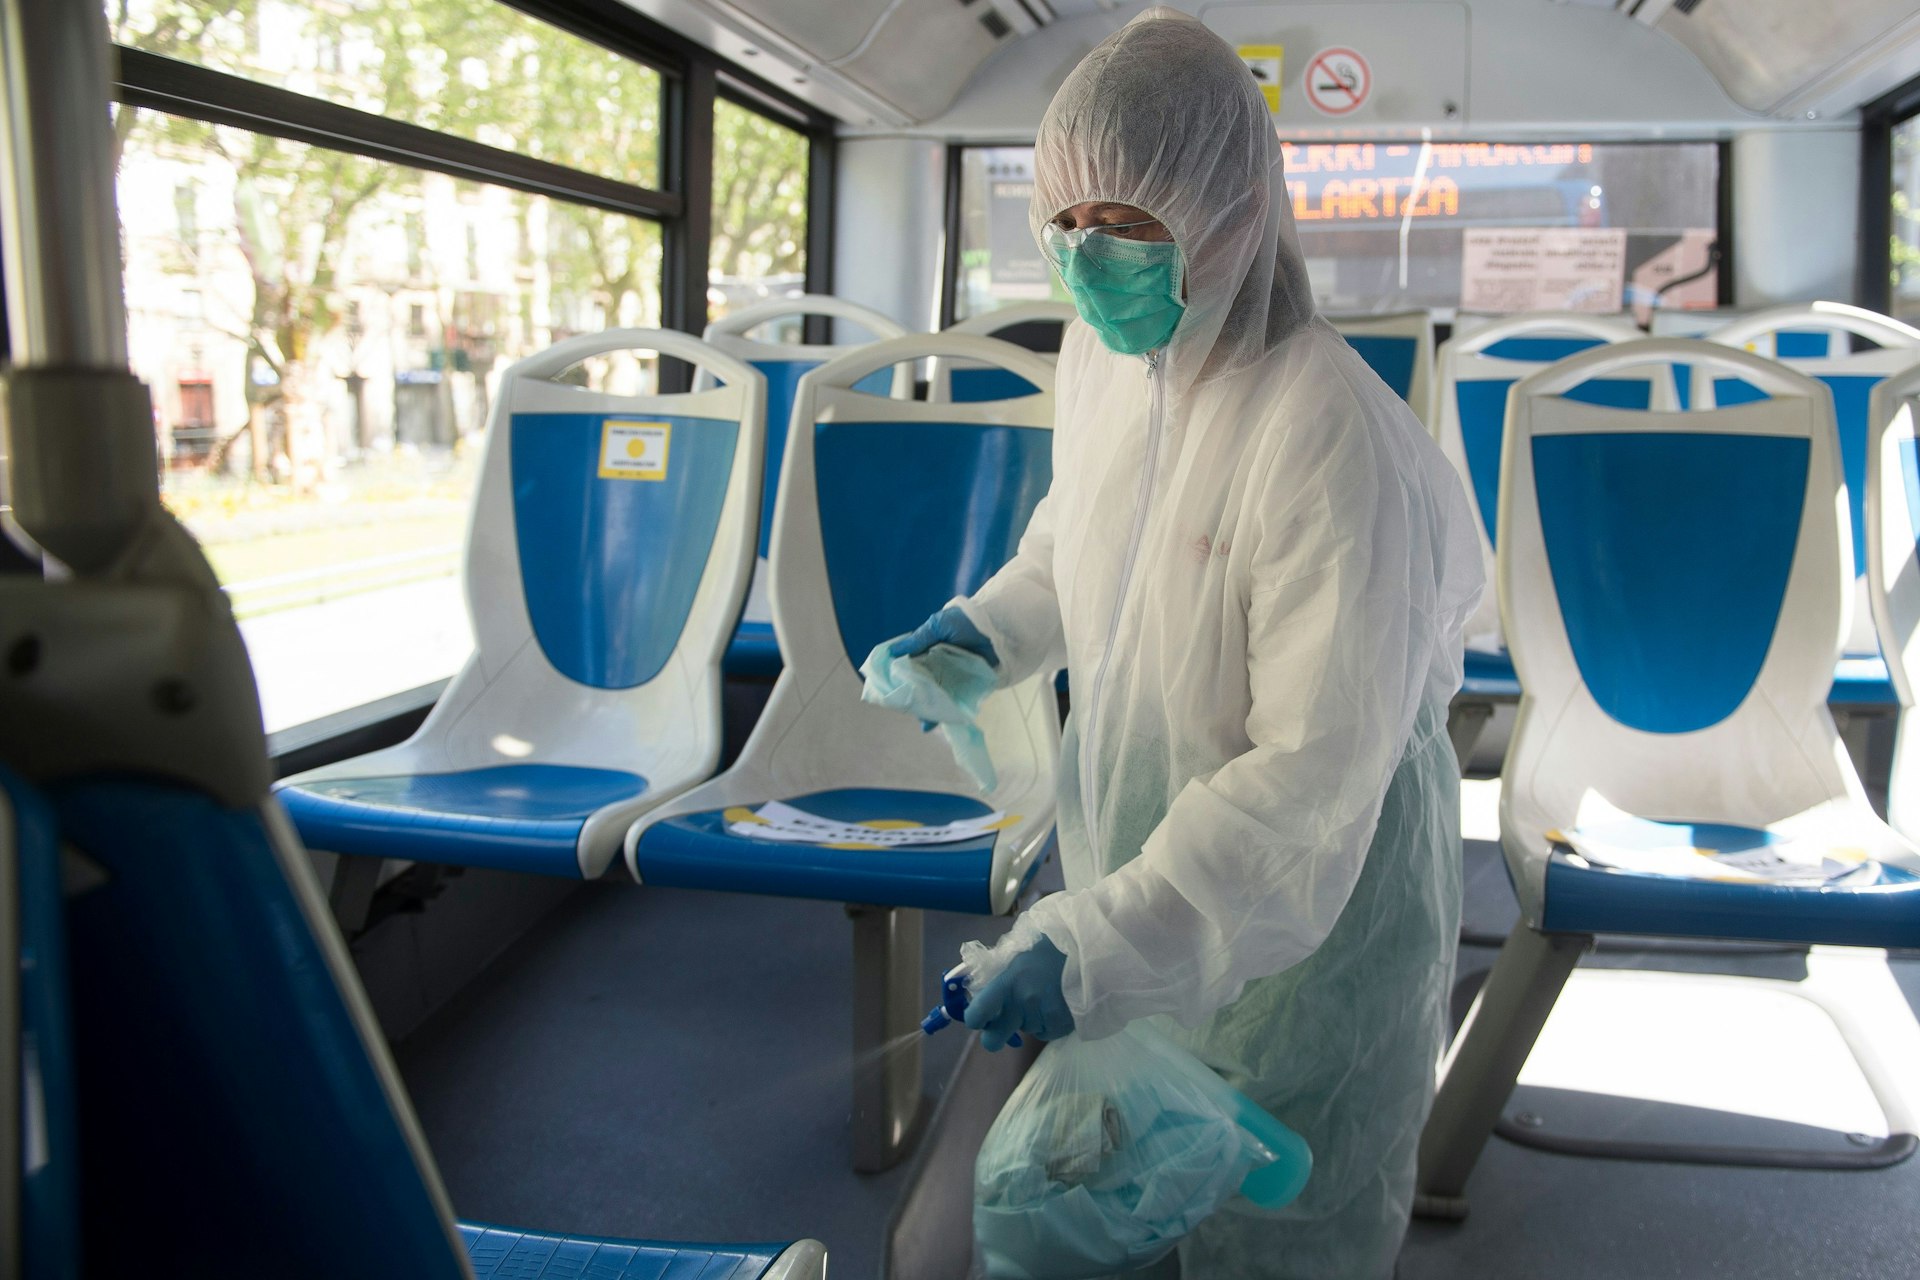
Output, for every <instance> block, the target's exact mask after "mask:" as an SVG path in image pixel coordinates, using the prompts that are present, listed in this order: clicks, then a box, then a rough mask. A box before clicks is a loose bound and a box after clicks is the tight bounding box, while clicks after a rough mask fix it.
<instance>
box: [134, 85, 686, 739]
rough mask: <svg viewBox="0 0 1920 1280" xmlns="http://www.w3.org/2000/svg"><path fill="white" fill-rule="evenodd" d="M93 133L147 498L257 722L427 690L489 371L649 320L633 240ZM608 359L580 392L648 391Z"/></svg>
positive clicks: (167, 137)
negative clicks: (206, 579) (243, 683)
mask: <svg viewBox="0 0 1920 1280" xmlns="http://www.w3.org/2000/svg"><path fill="white" fill-rule="evenodd" d="M119 128H120V131H121V134H122V142H121V150H120V157H119V198H120V217H121V221H122V223H123V226H124V228H125V244H126V294H127V310H128V329H129V339H130V349H131V358H132V363H133V366H134V369H135V371H136V372H137V373H138V374H139V375H140V376H141V377H142V378H143V379H144V380H145V381H146V383H147V385H148V386H149V387H150V388H151V389H152V390H153V393H154V411H155V421H154V430H155V446H156V449H157V450H158V453H159V455H160V457H161V460H162V465H163V475H164V480H163V491H164V497H165V500H166V502H167V504H168V505H169V506H170V507H171V508H172V510H173V511H174V512H175V514H177V515H178V516H179V517H180V518H181V519H182V520H183V521H184V522H185V524H186V525H187V527H188V528H189V529H190V530H191V531H192V532H193V533H194V535H195V536H196V537H198V538H199V539H200V541H201V542H202V543H203V544H204V545H205V547H206V550H207V554H208V557H209V559H210V560H211V561H212V562H213V566H214V569H215V570H216V572H217V573H218V574H219V575H220V579H221V582H222V583H223V584H224V585H225V587H226V589H227V592H228V596H229V599H230V601H231V602H232V604H233V607H234V610H235V613H236V614H237V615H238V616H239V618H240V623H241V629H242V632H243V633H244V634H245V636H246V639H247V643H248V649H249V653H250V654H251V656H252V660H253V666H254V671H255V675H256V678H257V679H258V682H259V686H260V694H261V700H262V704H263V709H264V712H265V716H266V727H267V729H268V730H269V731H270V732H271V731H276V730H280V729H284V728H288V727H291V726H294V725H298V724H303V723H306V722H309V721H312V720H315V719H318V718H320V717H323V716H326V715H329V714H332V713H334V712H337V711H341V710H344V709H347V708H350V707H356V706H360V705H363V704H365V703H368V702H372V701H374V700H376V699H379V698H382V697H385V696H388V695H391V694H395V693H400V692H404V691H406V690H410V689H414V688H418V687H420V686H422V685H426V684H430V683H432V682H434V681H436V680H439V679H442V678H444V677H446V676H449V675H452V674H453V672H454V671H455V670H456V669H457V668H458V667H459V665H460V663H461V662H462V661H463V660H464V659H465V657H466V655H467V653H468V652H469V650H470V648H471V645H472V638H471V636H470V634H469V631H468V624H467V617H466V611H465V608H464V607H463V605H462V602H461V596H460V586H459V582H458V579H457V572H458V567H459V562H460V551H461V544H462V539H463V536H464V528H465V522H466V517H467V510H468V506H469V500H470V498H471V495H472V491H473V486H474V481H475V476H476V473H477V470H478V463H479V452H480V448H479V446H480V443H481V439H482V435H483V432H484V429H485V426H486V420H487V414H488V410H489V407H490V404H491V397H492V394H493V391H494V388H495V386H496V385H497V381H498V378H499V375H500V373H501V372H502V371H503V370H504V369H505V368H506V367H507V366H508V365H510V364H511V363H512V362H514V361H515V360H518V359H520V358H521V357H523V356H526V355H529V354H531V353H533V352H535V351H539V350H541V349H543V348H545V347H547V346H548V345H550V344H551V343H553V342H555V341H557V340H559V339H562V338H565V337H569V336H571V335H574V334H578V333H590V332H596V331H598V330H601V329H604V328H607V327H609V326H613V325H654V324H657V323H658V322H659V315H660V279H661V233H660V228H659V226H658V225H657V224H655V223H652V222H648V221H644V220H641V219H637V218H631V217H627V216H625V215H621V214H616V213H611V212H607V211H605V210H601V209H594V208H588V207H585V206H582V205H578V204H571V203H568V202H566V201H562V200H558V199H554V198H552V197H548V196H542V195H532V194H528V193H525V192H521V191H517V190H511V189H508V188H506V187H499V186H490V185H487V184H483V183H478V182H472V181H463V180H460V179H456V178H453V177H450V176H448V175H445V174H441V173H434V172H429V171H425V170H420V169H412V168H405V167H402V166H398V165H391V164H385V163H381V162H379V161H375V160H372V159H368V158H365V157H362V156H356V155H349V154H346V153H344V152H339V151H331V150H326V149H322V148H320V147H314V146H308V145H306V144H303V143H298V142H292V141H288V140H285V139H282V138H275V137H270V136H267V135H264V134H257V133H248V132H243V131H241V130H238V129H233V128H228V127H225V126H220V125H213V124H208V123H204V122H201V121H197V120H190V119H185V118H181V117H175V116H169V115H162V114H159V113H156V112H151V111H146V110H137V111H130V110H125V109H123V110H122V111H121V113H120V117H119ZM620 359H621V363H620V364H618V365H617V366H616V365H615V364H614V363H609V362H606V361H603V362H600V364H599V365H597V366H595V367H592V368H589V369H588V370H586V372H585V375H584V377H583V380H588V381H593V382H599V383H602V384H604V385H606V386H608V387H609V389H617V390H635V389H641V388H643V387H646V386H649V385H651V381H652V376H653V373H652V369H651V367H650V363H649V364H648V365H644V366H643V365H641V364H640V363H639V362H637V361H635V360H634V359H633V358H632V357H622V358H620Z"/></svg>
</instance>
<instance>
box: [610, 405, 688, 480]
mask: <svg viewBox="0 0 1920 1280" xmlns="http://www.w3.org/2000/svg"><path fill="white" fill-rule="evenodd" d="M672 434H673V425H672V424H671V423H666V422H628V421H623V420H621V419H617V418H608V419H607V421H606V425H605V426H603V427H602V428H601V429H600V478H601V479H602V480H665V479H666V478H667V443H668V439H669V437H670V436H672Z"/></svg>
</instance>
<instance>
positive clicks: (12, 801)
mask: <svg viewBox="0 0 1920 1280" xmlns="http://www.w3.org/2000/svg"><path fill="white" fill-rule="evenodd" d="M0 876H5V877H7V878H8V880H9V883H7V884H5V885H4V886H0V910H5V912H6V914H5V917H4V922H0V933H4V932H13V933H14V937H13V939H12V941H13V944H14V949H15V951H16V952H17V967H16V969H15V973H17V974H18V986H17V987H16V991H17V992H18V1000H19V1003H18V1005H17V1006H16V1007H15V1013H16V1015H17V1017H18V1019H19V1021H18V1024H17V1025H14V1026H10V1027H8V1028H7V1029H6V1033H7V1037H8V1039H9V1040H11V1041H13V1043H12V1044H9V1045H8V1046H7V1047H6V1050H5V1055H6V1056H5V1059H4V1062H0V1073H5V1074H6V1075H11V1076H12V1077H13V1078H12V1079H11V1080H10V1081H8V1082H7V1087H6V1088H5V1090H4V1096H6V1097H8V1098H12V1099H18V1100H19V1108H20V1110H19V1119H20V1128H19V1131H18V1135H19V1137H20V1138H21V1139H22V1142H21V1146H20V1148H19V1150H20V1153H21V1155H22V1159H21V1162H20V1164H19V1165H18V1166H16V1167H15V1168H14V1169H12V1170H9V1171H8V1174H7V1175H6V1176H5V1177H0V1183H4V1184H6V1185H5V1186H4V1187H0V1194H4V1195H6V1196H7V1198H8V1200H9V1201H10V1202H11V1203H12V1204H16V1205H17V1206H18V1210H17V1212H18V1215H19V1216H18V1217H12V1216H11V1215H9V1220H10V1225H11V1226H12V1228H13V1230H11V1231H9V1232H8V1235H9V1236H11V1237H12V1238H13V1239H15V1240H17V1241H18V1248H19V1253H18V1262H19V1265H20V1267H21V1274H22V1275H24V1276H26V1277H27V1280H68V1278H70V1277H77V1276H78V1275H79V1274H80V1251H81V1246H80V1200H79V1196H80V1177H79V1144H80V1135H79V1133H78V1131H77V1130H76V1127H75V1126H76V1124H77V1118H76V1110H75V1100H74V1096H73V1090H74V1075H73V1065H74V1064H73V1028H72V1022H71V1017H72V1015H71V1011H70V1008H69V1004H68V984H67V941H66V921H65V919H64V914H65V911H66V902H65V894H64V892H63V889H62V884H61V874H60V840H59V830H58V827H57V825H56V823H55V820H54V816H53V811H52V809H51V808H50V807H49V806H48V804H47V802H46V799H45V798H44V797H43V796H42V795H41V794H40V793H39V792H38V791H36V790H34V789H33V788H32V787H30V786H29V785H27V783H26V782H25V781H24V780H22V779H21V778H20V777H19V775H17V774H15V773H14V772H13V771H11V770H10V769H7V768H6V767H5V766H0ZM15 1072H17V1073H18V1074H17V1075H16V1074H14V1073H15ZM16 1177H17V1178H18V1181H17V1182H15V1181H14V1178H16Z"/></svg>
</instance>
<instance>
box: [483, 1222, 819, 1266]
mask: <svg viewBox="0 0 1920 1280" xmlns="http://www.w3.org/2000/svg"><path fill="white" fill-rule="evenodd" d="M459 1227H460V1243H461V1244H463V1245H465V1246H466V1249H467V1257H468V1259H469V1260H470V1261H471V1262H472V1263H473V1274H474V1277H475V1280H756V1278H757V1277H758V1276H760V1275H763V1274H764V1273H765V1272H766V1270H767V1268H768V1267H770V1266H772V1265H773V1260H774V1259H775V1258H777V1257H779V1256H780V1255H781V1253H783V1252H784V1251H785V1250H786V1248H787V1246H786V1245H784V1244H660V1243H656V1242H653V1241H649V1240H597V1239H594V1238H592V1237H589V1236H552V1235H547V1234H545V1233H544V1232H537V1231H514V1230H510V1229H503V1228H500V1227H487V1226H480V1225H478V1224H476V1223H471V1222H462V1223H460V1224H459Z"/></svg>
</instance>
